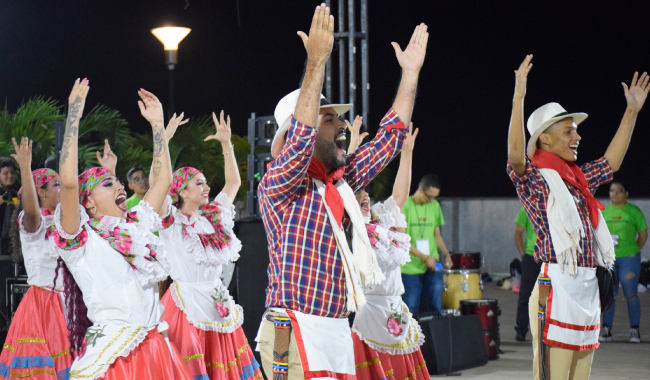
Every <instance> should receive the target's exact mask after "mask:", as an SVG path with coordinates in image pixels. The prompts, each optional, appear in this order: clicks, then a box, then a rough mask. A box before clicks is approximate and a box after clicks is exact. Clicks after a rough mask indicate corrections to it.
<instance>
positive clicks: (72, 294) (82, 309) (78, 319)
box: [54, 257, 93, 355]
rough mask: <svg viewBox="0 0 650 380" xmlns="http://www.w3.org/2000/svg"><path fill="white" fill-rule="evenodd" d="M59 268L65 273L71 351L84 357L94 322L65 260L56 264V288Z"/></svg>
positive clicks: (64, 282)
mask: <svg viewBox="0 0 650 380" xmlns="http://www.w3.org/2000/svg"><path fill="white" fill-rule="evenodd" d="M59 268H61V271H62V272H63V288H64V291H63V292H64V294H65V307H66V309H67V315H66V318H67V320H68V339H69V340H70V350H71V351H72V353H74V354H75V355H83V353H84V351H85V348H86V345H85V344H84V338H85V337H86V330H88V328H89V327H90V326H92V324H93V323H92V322H91V321H90V319H88V308H87V307H86V304H85V303H84V299H83V293H81V289H80V288H79V285H77V282H76V281H75V280H74V277H72V273H70V270H69V269H68V266H67V265H65V262H64V261H63V259H61V258H60V257H59V259H58V260H57V262H56V274H55V275H54V286H55V287H56V280H57V277H59Z"/></svg>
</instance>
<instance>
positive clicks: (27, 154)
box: [11, 137, 32, 175]
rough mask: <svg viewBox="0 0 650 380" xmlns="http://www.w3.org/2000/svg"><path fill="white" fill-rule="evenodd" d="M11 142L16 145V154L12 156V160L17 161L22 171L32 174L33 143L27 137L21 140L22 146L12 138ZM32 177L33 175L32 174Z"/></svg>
mask: <svg viewBox="0 0 650 380" xmlns="http://www.w3.org/2000/svg"><path fill="white" fill-rule="evenodd" d="M11 142H12V143H13V144H14V150H15V151H16V153H15V154H12V155H11V158H13V159H14V160H16V162H17V163H18V166H19V167H20V170H21V171H23V170H27V171H29V172H30V173H31V171H32V141H31V140H30V139H28V138H27V137H23V138H21V139H20V146H19V145H18V143H17V142H16V139H15V138H13V137H12V138H11ZM30 175H31V174H30Z"/></svg>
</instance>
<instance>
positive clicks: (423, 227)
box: [402, 174, 452, 313]
mask: <svg viewBox="0 0 650 380" xmlns="http://www.w3.org/2000/svg"><path fill="white" fill-rule="evenodd" d="M438 195H440V180H439V179H438V176H437V175H435V174H427V175H425V176H424V177H422V179H420V183H419V185H418V189H417V191H416V192H415V194H413V196H411V197H409V198H408V199H407V200H406V203H405V204H404V208H403V210H402V212H403V213H404V215H405V216H406V224H407V225H408V226H407V227H406V233H407V234H408V235H410V236H411V248H410V256H411V261H410V262H408V263H406V264H404V265H402V281H403V282H404V288H405V292H404V295H403V296H402V298H403V299H404V303H406V306H408V308H409V310H411V313H417V312H420V311H438V312H441V311H442V273H441V270H442V269H443V267H444V268H447V269H449V268H451V266H452V262H451V257H450V256H449V251H448V250H447V246H446V245H445V241H444V240H443V239H442V235H441V234H440V226H442V225H443V224H445V219H444V218H443V216H442V209H441V208H440V203H439V202H438V201H437V200H436V197H438ZM440 253H442V255H441V254H440ZM442 263H444V264H442ZM422 292H424V300H425V304H424V305H423V307H422V308H420V297H421V296H422Z"/></svg>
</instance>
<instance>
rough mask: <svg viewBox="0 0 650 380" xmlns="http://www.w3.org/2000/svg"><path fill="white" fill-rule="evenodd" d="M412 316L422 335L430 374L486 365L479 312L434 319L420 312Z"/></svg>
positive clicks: (422, 349) (424, 355)
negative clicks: (477, 313) (418, 324)
mask: <svg viewBox="0 0 650 380" xmlns="http://www.w3.org/2000/svg"><path fill="white" fill-rule="evenodd" d="M414 317H415V319H417V320H418V322H419V323H420V327H421V328H422V333H423V334H424V337H425V338H424V344H423V345H422V347H420V349H421V351H422V356H423V357H424V360H425V361H426V363H427V368H428V370H429V373H430V374H433V375H443V374H446V373H451V372H455V371H461V370H464V369H469V368H474V367H479V366H482V365H485V364H487V362H488V356H487V351H486V349H485V343H484V338H483V330H481V321H480V320H479V317H478V315H463V316H460V317H445V318H436V317H435V316H434V315H431V313H422V314H414Z"/></svg>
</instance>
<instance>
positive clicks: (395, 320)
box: [386, 303, 406, 336]
mask: <svg viewBox="0 0 650 380" xmlns="http://www.w3.org/2000/svg"><path fill="white" fill-rule="evenodd" d="M390 310H391V311H392V312H393V314H391V315H390V316H389V317H388V321H387V323H386V327H387V328H388V331H389V332H390V333H391V334H393V335H395V336H399V335H401V334H402V332H403V330H402V326H400V325H403V324H405V323H406V322H405V321H404V317H403V315H402V313H403V311H401V310H400V311H397V310H395V309H394V308H393V304H392V303H391V304H390Z"/></svg>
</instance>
